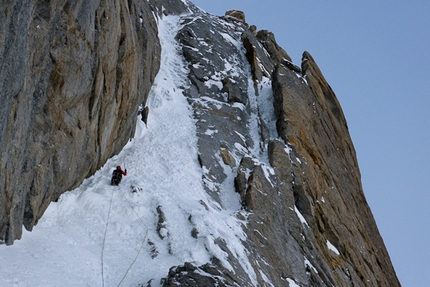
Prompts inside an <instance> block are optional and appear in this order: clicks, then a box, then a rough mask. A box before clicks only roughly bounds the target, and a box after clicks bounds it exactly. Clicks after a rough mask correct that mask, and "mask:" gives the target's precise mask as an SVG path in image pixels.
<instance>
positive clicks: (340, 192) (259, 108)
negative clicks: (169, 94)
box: [163, 11, 400, 286]
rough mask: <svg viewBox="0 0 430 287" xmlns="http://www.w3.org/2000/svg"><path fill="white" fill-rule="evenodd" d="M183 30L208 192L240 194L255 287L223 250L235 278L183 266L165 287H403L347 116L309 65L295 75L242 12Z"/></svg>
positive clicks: (201, 18) (308, 60) (186, 20)
mask: <svg viewBox="0 0 430 287" xmlns="http://www.w3.org/2000/svg"><path fill="white" fill-rule="evenodd" d="M182 24H183V28H182V29H181V30H180V31H179V33H178V35H177V39H178V41H179V42H180V44H181V47H182V53H183V56H184V59H185V60H186V61H187V62H188V66H189V70H190V72H189V75H188V78H189V81H190V86H189V88H188V91H187V92H186V96H187V98H188V101H189V103H190V105H191V106H192V107H193V111H194V118H195V120H196V121H197V123H196V125H197V136H198V139H199V141H198V145H199V153H200V155H199V162H200V164H201V165H202V168H203V170H204V171H206V172H205V174H204V177H203V181H204V183H205V186H206V189H207V192H208V193H209V194H211V195H212V197H213V198H214V199H217V200H218V201H219V204H220V205H221V206H222V205H223V204H226V203H225V202H222V200H221V199H220V198H219V196H220V194H221V193H222V192H223V189H224V188H225V185H234V187H235V189H236V191H237V192H238V193H240V198H241V201H242V205H243V208H244V209H245V210H247V211H248V212H249V215H248V217H247V218H246V219H247V220H246V225H244V226H243V230H244V232H245V233H246V238H247V240H246V241H245V242H243V244H244V245H245V246H246V248H247V250H248V252H249V255H248V257H249V260H250V262H251V264H252V266H253V269H254V270H255V278H254V279H253V278H252V277H253V276H252V275H251V274H247V273H246V272H245V271H244V270H243V269H242V268H241V264H240V262H237V259H236V258H235V256H234V254H233V251H232V250H229V249H228V248H227V246H226V245H225V244H223V240H222V238H220V239H219V241H218V245H219V246H220V248H221V249H222V250H223V251H225V252H226V253H227V254H230V255H231V256H229V258H230V264H231V265H232V266H234V267H233V269H234V270H233V272H232V271H231V270H226V269H225V266H222V265H221V264H220V263H219V261H218V260H217V258H215V257H214V258H213V260H212V262H211V265H210V266H212V267H211V268H213V266H216V268H218V271H219V272H209V271H205V270H206V269H207V268H209V267H208V266H207V265H205V266H194V265H193V264H191V263H185V265H183V266H177V267H173V268H171V270H170V272H169V275H168V276H167V277H166V279H165V280H164V285H163V286H199V284H197V283H196V282H205V283H204V284H205V286H252V285H258V286H273V285H274V286H291V285H290V284H293V283H296V284H297V285H299V286H399V285H400V284H399V282H398V280H397V278H396V274H395V271H394V269H393V267H392V265H391V262H390V259H389V255H388V253H387V251H386V249H385V247H384V243H383V241H382V239H381V237H380V235H379V232H378V229H377V227H376V223H375V221H374V219H373V216H372V214H371V211H370V209H369V207H368V205H367V203H366V200H365V197H364V194H363V191H362V187H361V182H360V172H359V168H358V164H357V160H356V155H355V150H354V147H353V144H352V141H351V138H350V136H349V133H348V127H347V124H346V120H345V118H344V115H343V113H342V109H341V107H340V104H339V102H338V101H337V98H336V96H335V94H334V92H333V91H332V89H331V88H330V86H329V85H328V83H327V82H326V81H325V79H324V77H323V75H322V73H321V72H320V70H319V68H318V66H317V64H316V63H315V61H314V59H313V58H312V56H311V55H310V54H309V53H308V52H305V53H304V54H303V59H302V63H301V67H299V66H297V65H295V64H293V63H292V62H291V58H290V57H289V56H288V54H287V53H286V52H285V51H284V50H283V49H282V48H281V47H279V45H277V43H276V40H275V37H274V35H273V34H272V33H271V32H269V31H264V30H263V31H256V29H255V27H253V26H251V27H252V28H248V24H247V23H246V22H245V15H244V14H243V13H240V12H238V11H228V12H227V13H226V16H225V17H214V16H211V15H207V14H204V13H194V14H192V15H189V16H183V17H182ZM214 31H216V32H214ZM208 47H210V48H208ZM219 83H222V84H219ZM230 172H232V173H233V174H235V178H234V180H231V178H229V174H230ZM197 232H198V230H197ZM211 270H212V269H211ZM202 274H206V277H207V278H205V279H203V278H202ZM232 274H233V275H232ZM232 278H233V281H231V279H232ZM202 280H207V281H202ZM190 282H194V283H190ZM271 284H273V285H271Z"/></svg>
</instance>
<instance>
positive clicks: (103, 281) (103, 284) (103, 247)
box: [101, 192, 113, 287]
mask: <svg viewBox="0 0 430 287" xmlns="http://www.w3.org/2000/svg"><path fill="white" fill-rule="evenodd" d="M112 201H113V192H112V196H111V198H110V203H109V211H108V216H107V220H106V228H105V234H104V236H103V246H102V255H101V261H102V286H103V287H104V286H105V277H104V272H103V271H104V266H103V261H104V260H103V256H104V250H105V241H106V234H107V230H108V225H109V217H110V210H111V207H112Z"/></svg>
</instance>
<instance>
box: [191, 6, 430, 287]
mask: <svg viewBox="0 0 430 287" xmlns="http://www.w3.org/2000/svg"><path fill="white" fill-rule="evenodd" d="M192 2H193V3H195V4H196V5H197V6H199V7H200V8H202V9H204V10H206V11H207V12H209V13H212V14H215V15H224V13H225V11H227V10H230V9H238V10H242V11H244V12H245V15H246V21H247V22H248V24H254V25H256V26H257V28H258V29H267V30H270V31H272V32H273V33H274V34H275V37H276V39H277V42H278V44H279V45H280V46H282V47H283V48H284V49H285V50H286V51H287V53H288V54H289V55H290V56H291V57H292V59H293V61H294V62H295V63H296V64H300V62H301V55H302V53H303V51H305V50H306V51H309V52H310V53H311V55H312V56H313V57H314V59H315V60H316V62H317V63H318V65H319V67H320V69H321V71H322V72H323V74H324V76H325V78H326V79H327V81H328V82H329V84H330V85H331V87H332V88H333V90H334V91H335V93H336V95H337V97H338V99H339V101H340V103H341V105H342V108H343V111H344V113H345V116H346V118H347V121H348V126H349V131H350V133H351V136H352V139H353V142H354V146H355V149H356V152H357V157H358V161H359V165H360V171H361V175H362V183H363V188H364V192H365V194H366V198H367V200H368V203H369V205H370V207H371V209H372V212H373V215H374V217H375V219H376V221H377V224H378V228H379V231H380V232H381V234H382V237H383V239H384V242H385V244H386V247H387V249H388V252H389V253H390V257H391V260H392V262H393V265H394V268H395V269H396V272H397V276H398V277H399V280H400V282H401V284H402V286H406V287H408V286H427V285H428V282H430V224H429V220H430V208H429V201H430V195H429V192H430V174H429V173H430V168H429V164H430V151H429V148H430V127H429V126H430V115H429V111H430V16H429V12H430V1H424V0H412V1H405V0H403V1H398V0H392V1H386V0H384V1H372V2H371V1H289V0H277V1H276V0H266V1H261V0H258V1H257V0H217V1H209V0H194V1H192Z"/></svg>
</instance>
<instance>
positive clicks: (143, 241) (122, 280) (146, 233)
mask: <svg viewBox="0 0 430 287" xmlns="http://www.w3.org/2000/svg"><path fill="white" fill-rule="evenodd" d="M119 190H121V193H122V196H123V197H124V199H125V201H127V203H128V205H129V206H130V207H131V209H132V210H133V212H134V214H136V216H137V218H139V220H140V222H142V225H143V226H144V227H145V229H146V232H145V236H144V237H143V239H142V244H141V245H140V248H139V251H138V252H137V254H136V257H135V258H134V260H133V262H132V263H131V264H130V266H129V267H128V269H127V271H126V272H125V274H124V277H122V279H121V281H120V282H119V284H118V286H120V285H121V284H122V282H124V279H125V277H127V274H128V272H129V271H130V269H131V267H133V265H134V263H136V260H137V258H138V257H139V254H140V252H141V251H142V249H143V245H144V244H145V241H146V238H147V237H148V227H147V226H146V224H145V222H143V220H142V218H141V217H140V216H139V214H137V212H136V210H135V209H134V208H133V205H131V203H130V201H128V199H127V197H126V196H125V194H124V191H123V190H122V189H121V188H120V189H119Z"/></svg>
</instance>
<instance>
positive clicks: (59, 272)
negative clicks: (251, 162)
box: [0, 16, 253, 286]
mask: <svg viewBox="0 0 430 287" xmlns="http://www.w3.org/2000/svg"><path fill="white" fill-rule="evenodd" d="M179 20H180V17H178V16H169V17H165V18H163V19H161V20H160V21H159V26H158V27H159V36H160V41H161V44H162V58H161V68H160V71H159V73H158V75H157V77H156V80H155V83H154V86H153V88H152V90H151V92H150V97H149V99H148V105H149V106H150V110H151V112H150V115H149V118H148V126H145V124H144V123H143V122H141V121H140V120H139V119H138V118H137V127H136V134H135V137H134V139H133V140H131V141H130V142H129V143H128V144H127V145H126V146H125V148H124V149H123V151H122V152H121V153H120V154H118V155H117V156H114V157H113V158H111V159H110V160H109V161H108V162H107V163H106V164H105V165H104V166H103V167H102V168H101V169H100V170H99V171H97V173H96V174H95V175H94V176H92V177H90V178H88V179H86V180H85V181H84V182H83V184H82V185H81V186H80V187H79V188H77V189H75V190H73V191H69V192H67V193H65V194H63V195H62V196H61V197H60V199H59V201H58V202H56V203H52V204H51V205H50V206H49V208H48V209H47V211H46V213H45V215H44V216H43V218H42V219H41V220H40V222H39V223H38V225H37V226H36V227H35V228H34V230H33V231H32V232H25V233H24V235H23V239H22V240H19V241H17V242H16V243H15V244H14V245H13V246H9V247H6V246H0V254H1V257H2V260H1V263H0V265H1V266H0V285H1V286H118V285H121V286H137V285H138V284H144V283H147V282H149V281H151V284H152V286H158V284H160V279H161V278H162V277H164V276H166V275H167V272H168V270H169V268H170V267H171V266H174V265H179V264H183V263H184V262H186V261H189V262H194V263H196V264H204V263H206V262H209V261H210V258H211V257H212V256H216V257H217V258H218V259H220V260H221V262H222V263H223V264H224V265H225V267H226V268H229V263H228V262H227V260H226V256H227V254H225V252H224V251H222V250H221V249H220V248H219V247H218V245H217V244H215V243H214V240H215V239H216V238H218V237H221V238H224V239H225V241H226V242H227V244H228V247H229V249H230V250H231V251H233V253H234V254H235V256H236V257H237V258H238V260H239V262H241V264H242V267H243V268H244V269H245V270H247V271H248V272H249V274H251V277H252V274H253V270H252V268H251V267H250V263H249V262H248V261H247V257H246V253H245V250H244V247H243V246H242V244H241V240H244V235H243V231H242V229H241V224H242V222H240V221H239V220H238V219H237V217H236V215H235V212H236V210H237V209H234V208H232V209H231V210H229V209H226V207H224V208H223V207H221V206H220V205H219V204H218V203H216V202H214V201H213V200H212V199H211V198H210V196H209V195H208V194H207V193H206V192H205V190H204V188H203V185H202V170H201V167H200V165H199V163H198V160H197V158H198V157H197V139H196V131H195V123H194V120H193V119H192V111H191V110H190V107H189V105H188V103H187V100H186V99H185V97H184V96H183V94H182V90H181V88H180V87H183V86H184V85H186V78H185V77H186V75H187V70H186V68H185V65H184V63H183V60H182V58H181V56H179V53H178V46H177V43H176V41H175V40H174V36H175V35H176V31H177V30H178V29H179V28H180V27H179V25H178V23H179ZM116 165H121V166H123V168H127V170H128V175H127V176H125V177H124V178H123V181H122V182H121V184H120V186H119V187H113V186H110V185H109V183H110V175H111V172H112V170H113V169H114V167H115V166H116ZM133 191H136V192H133ZM226 196H228V195H226ZM230 196H231V201H236V202H238V196H237V194H235V193H234V192H231V195H230ZM193 230H198V235H195V234H194V236H192V231H193Z"/></svg>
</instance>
